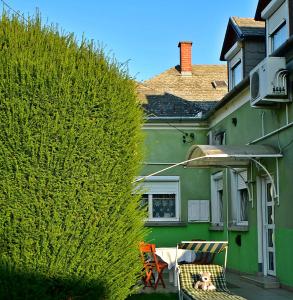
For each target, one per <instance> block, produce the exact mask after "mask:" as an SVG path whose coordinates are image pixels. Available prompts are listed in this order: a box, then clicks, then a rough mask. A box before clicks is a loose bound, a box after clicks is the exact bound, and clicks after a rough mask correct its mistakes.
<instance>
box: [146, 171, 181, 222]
mask: <svg viewBox="0 0 293 300" xmlns="http://www.w3.org/2000/svg"><path fill="white" fill-rule="evenodd" d="M140 189H141V191H142V192H143V195H142V206H143V207H145V209H146V210H147V215H148V218H147V221H179V206H180V204H179V177H178V176H154V177H151V178H148V180H147V181H145V182H143V183H141V184H140Z"/></svg>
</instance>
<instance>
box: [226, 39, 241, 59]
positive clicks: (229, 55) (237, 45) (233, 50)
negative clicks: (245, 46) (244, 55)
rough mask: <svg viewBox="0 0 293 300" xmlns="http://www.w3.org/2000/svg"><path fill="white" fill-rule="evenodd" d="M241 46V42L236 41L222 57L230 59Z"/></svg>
mask: <svg viewBox="0 0 293 300" xmlns="http://www.w3.org/2000/svg"><path fill="white" fill-rule="evenodd" d="M241 48H242V43H241V42H239V41H237V42H236V43H235V44H234V45H233V46H232V47H231V48H230V50H229V51H228V52H227V53H226V54H225V56H224V59H225V60H231V59H232V58H233V56H235V54H237V53H238V52H239V51H240V50H241Z"/></svg>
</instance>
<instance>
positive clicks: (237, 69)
mask: <svg viewBox="0 0 293 300" xmlns="http://www.w3.org/2000/svg"><path fill="white" fill-rule="evenodd" d="M241 63H242V62H241V60H239V61H238V62H237V63H236V64H235V65H234V66H233V67H232V68H231V76H232V78H231V83H232V88H233V87H234V86H236V85H237V84H238V83H239V82H240V81H241V80H242V65H241Z"/></svg>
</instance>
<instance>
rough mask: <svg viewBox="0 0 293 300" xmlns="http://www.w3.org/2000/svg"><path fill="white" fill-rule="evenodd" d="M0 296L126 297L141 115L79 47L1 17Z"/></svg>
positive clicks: (137, 232)
mask: <svg viewBox="0 0 293 300" xmlns="http://www.w3.org/2000/svg"><path fill="white" fill-rule="evenodd" d="M0 49H1V50H0V51H1V52H0V299H42V300H43V299H125V298H126V297H127V295H128V294H129V293H130V291H131V288H132V286H134V285H135V284H136V282H137V278H138V275H139V272H140V270H141V265H140V262H139V257H138V252H137V245H138V242H139V241H140V240H142V239H143V237H144V229H143V212H141V211H140V210H139V209H138V207H139V196H137V195H133V185H132V181H133V179H134V178H135V175H136V174H137V173H138V166H139V161H140V159H141V145H142V137H141V133H140V132H141V124H142V113H141V110H140V108H139V105H138V103H137V98H136V94H135V84H134V82H133V81H132V80H131V79H130V78H129V76H128V75H127V72H126V71H125V70H123V68H121V67H119V65H118V64H117V63H115V62H112V61H110V60H109V59H107V58H106V57H105V55H104V54H103V51H102V50H101V49H97V48H96V47H94V45H93V44H92V43H90V42H86V41H82V42H81V43H77V42H76V40H75V38H74V36H73V35H71V34H70V35H64V34H61V33H59V32H58V31H57V30H56V29H55V28H54V27H48V26H42V24H41V21H40V18H39V17H36V18H34V19H30V20H29V21H28V22H27V21H25V20H22V18H19V17H16V16H12V17H9V16H7V15H5V14H4V15H3V16H2V18H1V21H0Z"/></svg>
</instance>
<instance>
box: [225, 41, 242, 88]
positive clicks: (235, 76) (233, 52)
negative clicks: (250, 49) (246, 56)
mask: <svg viewBox="0 0 293 300" xmlns="http://www.w3.org/2000/svg"><path fill="white" fill-rule="evenodd" d="M225 59H226V60H227V61H228V69H229V74H228V77H229V90H232V89H233V88H234V87H235V86H236V85H237V84H238V83H239V82H240V81H241V80H242V79H243V51H242V44H241V42H237V43H236V44H234V46H233V47H232V48H231V49H230V50H229V51H228V52H227V53H226V55H225Z"/></svg>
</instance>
